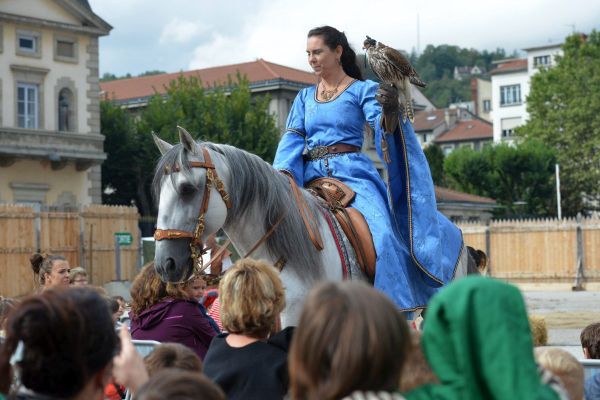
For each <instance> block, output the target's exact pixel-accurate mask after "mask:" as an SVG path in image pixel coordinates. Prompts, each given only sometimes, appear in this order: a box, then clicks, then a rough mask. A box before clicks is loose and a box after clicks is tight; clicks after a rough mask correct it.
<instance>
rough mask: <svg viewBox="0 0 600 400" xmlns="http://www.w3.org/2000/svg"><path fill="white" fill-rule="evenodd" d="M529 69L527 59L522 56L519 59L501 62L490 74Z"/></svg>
mask: <svg viewBox="0 0 600 400" xmlns="http://www.w3.org/2000/svg"><path fill="white" fill-rule="evenodd" d="M526 70H527V59H526V58H521V59H518V60H512V61H507V62H505V63H502V64H499V65H498V67H496V68H495V69H493V70H491V71H490V75H495V74H505V73H509V72H518V71H526Z"/></svg>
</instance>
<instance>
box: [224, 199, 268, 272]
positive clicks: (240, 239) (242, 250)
mask: <svg viewBox="0 0 600 400" xmlns="http://www.w3.org/2000/svg"><path fill="white" fill-rule="evenodd" d="M256 214H258V213H256V212H252V211H250V212H248V213H247V214H246V215H245V216H244V218H243V220H241V221H236V223H234V224H231V226H227V227H226V228H224V229H223V230H224V231H225V233H226V234H227V236H228V237H229V239H231V242H232V243H233V245H234V246H235V248H236V250H237V251H238V252H239V254H240V256H241V257H244V256H245V255H246V254H247V253H248V252H249V251H250V249H252V247H254V245H256V243H258V242H259V240H261V239H262V238H263V237H264V235H265V233H266V232H265V230H264V219H263V218H260V217H259V216H258V215H256ZM252 258H257V259H258V258H260V259H266V260H269V259H271V256H270V254H269V252H268V251H267V246H266V245H265V244H263V245H261V246H259V247H258V248H257V249H256V250H255V251H254V252H253V253H252Z"/></svg>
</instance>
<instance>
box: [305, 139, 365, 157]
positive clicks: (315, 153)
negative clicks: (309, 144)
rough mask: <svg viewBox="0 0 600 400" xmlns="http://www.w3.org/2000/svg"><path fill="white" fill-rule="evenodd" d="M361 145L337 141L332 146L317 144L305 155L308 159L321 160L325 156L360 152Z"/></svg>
mask: <svg viewBox="0 0 600 400" xmlns="http://www.w3.org/2000/svg"><path fill="white" fill-rule="evenodd" d="M359 152H360V147H358V146H352V145H350V144H345V143H337V144H334V145H331V146H315V147H313V148H312V149H308V151H307V152H306V153H305V154H304V155H303V156H304V159H305V160H307V161H313V160H320V159H323V158H329V157H335V156H336V155H340V154H344V153H359Z"/></svg>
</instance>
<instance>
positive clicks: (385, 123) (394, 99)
mask: <svg viewBox="0 0 600 400" xmlns="http://www.w3.org/2000/svg"><path fill="white" fill-rule="evenodd" d="M375 100H377V101H378V102H379V104H381V108H382V109H383V118H381V127H382V128H383V130H384V131H385V133H394V132H395V131H396V128H397V127H398V122H399V120H398V117H399V115H400V103H399V102H398V89H396V87H395V86H394V85H392V84H389V83H380V84H379V88H377V94H376V95H375Z"/></svg>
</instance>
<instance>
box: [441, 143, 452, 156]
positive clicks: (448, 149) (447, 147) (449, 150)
mask: <svg viewBox="0 0 600 400" xmlns="http://www.w3.org/2000/svg"><path fill="white" fill-rule="evenodd" d="M442 150H443V151H444V155H445V156H447V155H448V154H450V153H452V150H454V146H451V145H445V146H442Z"/></svg>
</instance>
